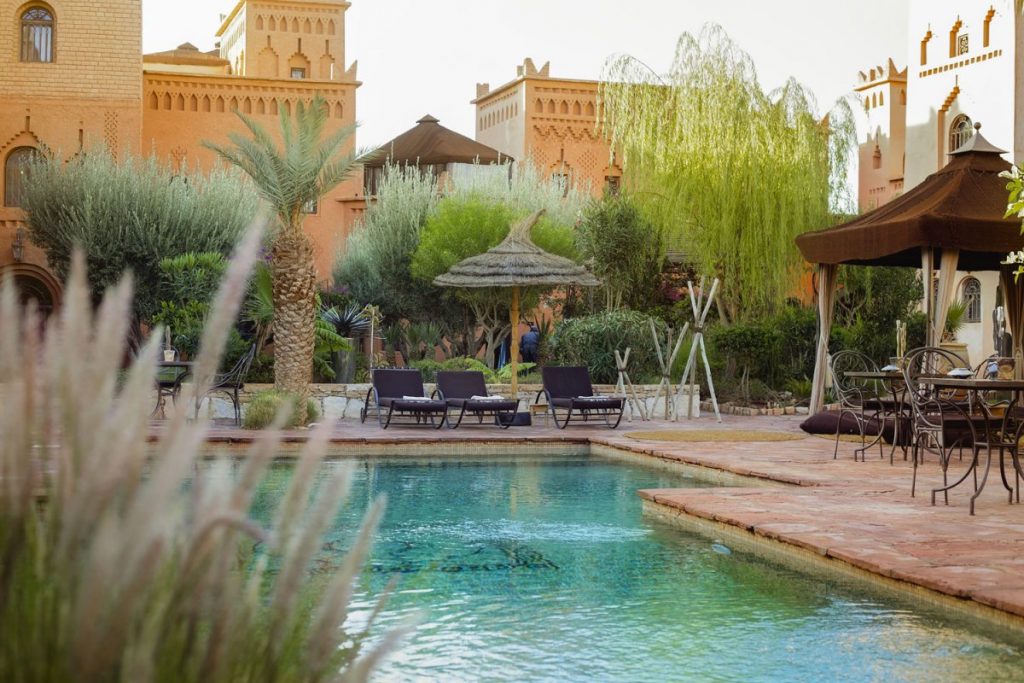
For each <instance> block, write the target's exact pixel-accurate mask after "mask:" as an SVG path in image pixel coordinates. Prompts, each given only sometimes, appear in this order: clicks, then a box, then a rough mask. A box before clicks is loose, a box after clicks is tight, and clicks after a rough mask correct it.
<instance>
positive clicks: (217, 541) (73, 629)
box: [0, 229, 400, 683]
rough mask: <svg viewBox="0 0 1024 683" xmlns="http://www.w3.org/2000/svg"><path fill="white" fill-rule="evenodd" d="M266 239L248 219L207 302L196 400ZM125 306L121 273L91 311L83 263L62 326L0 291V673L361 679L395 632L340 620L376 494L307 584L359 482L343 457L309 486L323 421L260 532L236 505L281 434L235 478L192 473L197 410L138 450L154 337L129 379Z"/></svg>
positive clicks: (262, 444) (39, 677)
mask: <svg viewBox="0 0 1024 683" xmlns="http://www.w3.org/2000/svg"><path fill="white" fill-rule="evenodd" d="M259 244H260V231H259V230H256V229H254V230H251V231H250V232H249V233H248V234H247V235H246V237H245V238H244V239H243V240H242V242H241V243H240V245H239V247H238V249H237V253H236V255H235V257H234V259H233V261H232V263H231V265H230V268H229V272H228V274H227V275H226V277H225V280H224V283H223V285H222V286H221V289H220V292H219V294H218V296H217V298H216V300H215V302H214V304H213V306H212V313H211V315H210V318H209V324H208V325H207V327H206V329H205V332H204V335H203V339H202V343H201V350H200V354H199V358H198V361H197V365H196V368H195V373H194V378H195V382H194V387H193V389H192V391H193V392H194V393H193V398H194V396H201V395H202V394H203V390H204V387H205V386H207V385H208V383H209V381H210V378H211V377H212V376H213V373H214V372H215V371H216V369H217V366H218V361H219V360H220V355H221V353H222V351H223V348H224V344H225V341H226V340H227V336H228V332H229V330H230V327H231V324H232V321H234V320H235V318H236V314H237V312H238V308H239V305H240V303H241V301H242V298H243V296H244V293H245V289H246V281H247V278H248V274H249V272H250V269H251V267H252V264H253V262H254V261H255V259H256V257H257V252H258V249H259ZM131 304H132V283H131V280H130V278H128V277H125V278H124V279H122V281H121V282H120V283H119V284H118V285H116V286H114V287H112V288H111V289H109V290H108V291H107V293H106V295H105V296H104V298H103V301H102V304H101V305H100V306H99V307H98V309H94V308H93V307H92V306H91V303H90V294H89V288H88V285H87V279H86V272H85V266H84V262H83V259H82V258H81V256H80V255H78V256H76V258H75V259H74V264H73V266H72V268H71V272H70V276H69V281H68V284H67V288H66V296H65V303H64V306H63V307H62V309H61V312H60V314H59V317H58V316H54V317H53V318H51V319H50V320H48V321H45V322H44V321H43V320H42V319H41V318H40V316H39V313H38V312H37V311H35V310H34V309H33V308H32V307H31V306H29V307H27V308H22V307H21V306H20V305H19V302H18V301H17V297H16V294H15V291H14V285H13V282H12V280H11V279H10V278H9V279H8V280H7V281H6V282H4V283H3V287H2V293H0V401H2V402H0V407H2V409H0V680H2V681H5V682H21V681H32V682H34V681H72V680H73V681H131V682H133V683H134V682H145V681H174V682H187V681H203V682H209V681H214V682H216V681H233V682H236V681H261V682H268V683H269V682H274V681H309V682H315V681H358V680H365V679H366V678H367V677H368V675H369V672H370V671H371V669H372V667H373V666H374V664H375V663H376V662H378V661H379V659H380V658H381V656H382V655H383V654H384V653H385V652H386V651H387V650H388V649H390V648H391V647H392V646H393V645H394V644H395V642H396V640H397V638H398V637H399V636H400V633H398V632H392V633H388V634H386V635H384V636H381V637H375V638H374V639H372V640H371V639H370V638H369V634H368V632H367V630H366V629H369V628H370V627H371V626H369V625H368V626H366V627H364V628H361V629H360V630H358V631H357V632H350V631H349V630H347V629H346V627H345V623H346V618H347V616H348V612H347V607H348V604H349V601H350V599H351V597H352V594H353V590H354V588H355V583H356V580H357V577H358V575H359V572H360V570H361V568H362V567H363V564H364V561H365V559H366V555H367V552H368V548H369V545H370V541H371V538H372V536H373V534H374V531H375V529H376V527H377V524H378V522H379V521H380V518H381V514H382V511H383V502H382V501H377V502H375V503H374V504H373V505H372V506H371V508H370V510H369V511H368V513H367V515H366V518H365V520H364V522H363V524H362V527H361V529H360V530H359V533H358V535H357V537H356V539H355V541H354V542H353V547H352V550H351V551H350V553H349V555H348V557H347V558H346V560H345V562H343V564H342V567H341V569H340V570H339V571H338V573H337V574H335V575H334V576H333V577H331V578H330V580H329V582H328V584H327V585H326V586H320V587H319V588H318V590H316V591H314V590H313V588H312V587H311V586H310V583H309V576H310V575H309V571H308V569H309V565H310V562H311V560H312V559H313V556H314V554H315V553H316V551H317V550H318V549H319V547H320V539H321V537H322V536H323V534H324V532H325V531H326V530H327V528H328V527H329V525H330V524H331V522H332V521H333V519H334V518H335V516H336V513H337V511H338V508H339V506H340V505H341V504H342V503H343V502H344V500H345V498H346V496H347V494H348V491H349V486H350V481H351V478H350V470H349V469H347V468H338V470H337V474H335V475H334V476H332V477H331V478H329V479H328V480H327V481H325V482H321V483H320V484H319V486H314V482H315V476H314V475H315V473H316V472H317V470H318V467H319V465H320V463H321V462H322V460H323V456H324V450H325V447H326V444H327V438H328V428H326V427H324V428H321V429H318V430H316V431H314V432H312V433H311V435H310V439H309V441H308V443H307V445H306V447H305V448H304V449H303V451H302V454H301V456H300V458H299V460H298V463H297V465H296V474H295V476H294V478H293V481H292V483H291V485H290V488H289V490H288V492H287V494H286V496H285V498H284V500H283V501H282V503H281V506H280V510H279V512H278V515H277V517H276V519H275V521H274V524H273V526H272V528H269V529H265V528H262V527H260V526H259V525H258V524H256V523H255V522H254V521H252V520H251V519H249V517H248V511H249V507H250V503H251V501H252V498H253V494H254V492H255V489H256V487H257V485H258V484H259V482H260V481H261V479H262V477H263V474H264V472H265V470H266V468H267V466H268V464H269V463H270V462H271V460H272V458H273V456H274V454H275V452H276V450H277V448H278V446H279V443H280V434H279V431H278V430H277V429H275V428H271V429H270V430H268V431H266V432H263V433H262V434H261V435H260V436H259V438H258V439H257V441H256V442H255V443H254V444H253V445H252V447H251V448H250V449H249V450H248V452H247V453H246V455H245V458H244V462H243V464H242V465H241V467H240V473H239V474H238V475H237V476H235V477H230V476H203V475H201V474H200V473H199V461H200V459H201V458H202V457H203V449H204V439H205V436H206V433H207V427H208V425H207V423H206V422H205V421H204V420H201V419H200V420H196V421H189V420H188V419H186V415H187V414H188V413H189V412H190V411H185V410H182V411H175V414H174V415H173V417H172V418H171V419H170V420H169V421H168V423H167V425H166V428H165V429H163V430H162V431H161V432H160V434H159V437H158V439H157V441H156V442H155V443H147V438H148V436H147V433H148V423H147V418H148V415H149V412H150V410H151V400H152V399H151V392H152V387H153V384H154V375H155V371H156V356H157V353H158V351H159V348H160V336H159V335H158V334H155V335H153V337H152V338H151V339H150V341H149V343H147V344H146V345H145V346H144V347H143V348H142V349H141V351H140V353H139V355H138V357H137V358H136V359H135V360H134V361H133V362H132V363H131V366H130V368H129V370H128V371H127V373H121V367H122V364H123V361H124V358H125V355H126V353H127V345H126V338H127V332H128V326H129V322H130V319H131V316H130V311H131ZM285 417H286V416H285V415H278V417H277V419H276V421H275V424H274V427H280V425H281V424H282V423H283V421H284V419H285ZM214 467H215V468H216V467H217V465H216V464H215V465H214ZM255 540H258V541H262V542H263V543H264V544H265V546H266V547H267V548H269V549H270V550H269V552H270V553H271V554H275V555H277V556H278V559H279V562H278V561H275V562H274V565H275V567H276V566H278V565H279V568H278V569H277V570H276V571H275V572H270V571H268V570H267V567H268V557H267V555H262V556H259V557H253V556H252V553H251V551H250V552H247V551H246V550H245V549H246V548H248V549H251V548H252V547H253V546H254V545H255V544H254V541H255ZM310 605H312V607H310Z"/></svg>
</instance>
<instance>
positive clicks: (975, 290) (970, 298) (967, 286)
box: [960, 277, 981, 323]
mask: <svg viewBox="0 0 1024 683" xmlns="http://www.w3.org/2000/svg"><path fill="white" fill-rule="evenodd" d="M960 300H961V301H963V303H964V321H965V322H969V323H980V322H981V283H980V282H979V281H978V279H977V278H974V277H969V278H967V279H966V280H964V284H963V290H962V293H961V295H960Z"/></svg>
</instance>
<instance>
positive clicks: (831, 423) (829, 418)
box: [800, 410, 878, 436]
mask: <svg viewBox="0 0 1024 683" xmlns="http://www.w3.org/2000/svg"><path fill="white" fill-rule="evenodd" d="M800 429H802V430H804V431H805V432H807V433H808V434H835V433H836V429H838V430H839V433H840V434H858V435H859V434H860V427H858V426H857V418H856V417H854V416H853V414H852V413H843V417H842V420H840V419H839V411H838V410H823V411H821V412H820V413H815V414H814V415H811V416H810V417H808V418H807V419H806V420H804V421H803V422H801V423H800ZM864 432H865V434H867V435H868V436H875V435H877V434H878V422H877V421H875V420H868V423H867V424H866V425H865V430H864Z"/></svg>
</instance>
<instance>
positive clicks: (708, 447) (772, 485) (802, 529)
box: [154, 416, 1024, 624]
mask: <svg viewBox="0 0 1024 683" xmlns="http://www.w3.org/2000/svg"><path fill="white" fill-rule="evenodd" d="M800 419H801V418H799V417H796V418H793V417H734V416H724V418H723V420H724V421H723V423H721V424H718V423H716V422H715V421H714V420H713V419H712V418H710V417H707V416H705V417H703V418H701V419H699V420H694V421H690V422H687V421H685V420H684V421H681V422H679V423H659V422H647V423H641V422H633V423H627V422H623V424H622V426H621V427H620V428H619V429H618V430H617V431H614V432H613V431H610V430H608V429H605V428H603V427H571V428H569V429H567V430H564V431H562V430H558V429H555V428H554V427H553V426H543V424H541V425H537V426H534V427H529V428H514V429H510V430H507V431H501V430H497V429H495V428H493V427H478V426H469V427H463V428H460V429H458V430H447V429H442V430H439V431H435V430H432V429H423V428H410V427H392V428H390V429H388V430H387V431H383V430H381V429H379V428H378V427H377V426H376V424H373V425H370V424H366V425H360V424H358V423H353V422H349V421H345V422H339V423H338V425H337V426H336V428H335V435H334V437H333V440H334V441H335V442H336V443H337V444H338V445H339V446H340V444H346V447H345V450H346V451H349V450H350V448H351V447H355V448H352V451H351V452H358V447H359V446H360V445H365V446H367V447H371V448H372V449H373V450H375V451H377V452H380V448H381V447H383V446H386V445H388V444H394V445H402V446H403V447H410V446H412V447H416V449H417V450H418V449H419V448H420V447H422V448H423V449H431V447H432V446H433V447H434V448H436V446H437V445H438V444H437V441H438V440H444V441H445V442H447V443H448V444H451V445H455V444H458V445H461V446H462V448H459V447H458V446H456V448H455V449H453V450H458V451H463V452H464V447H465V446H467V445H470V444H472V445H473V446H474V447H475V446H482V445H483V444H487V445H488V447H489V448H490V450H494V449H496V448H499V449H500V447H502V446H504V445H506V444H507V445H508V447H509V448H514V447H515V446H517V445H520V444H524V443H529V444H531V445H543V444H546V445H548V446H556V445H557V444H559V443H565V444H570V443H571V444H575V445H579V446H583V445H586V444H588V443H589V444H599V445H603V446H611V447H614V448H618V449H624V450H628V451H631V452H633V453H636V454H643V455H646V456H649V457H652V458H658V459H664V460H672V461H678V462H682V463H686V464H688V465H691V466H698V467H702V468H710V469H711V470H718V471H724V472H729V473H733V474H738V475H743V476H745V477H756V478H758V479H760V480H761V481H760V483H761V484H763V485H762V486H758V487H743V488H720V487H719V488H702V489H677V490H648V491H641V492H639V495H641V496H642V497H643V498H644V499H645V500H646V501H648V502H649V503H656V504H657V505H659V506H664V507H663V508H662V509H664V510H672V511H673V512H678V513H681V514H684V515H686V516H689V517H691V518H695V519H699V520H708V521H712V522H714V523H716V524H724V525H728V526H729V527H731V528H733V529H734V530H736V531H740V532H742V533H744V534H749V535H750V537H751V538H752V539H755V538H756V539H762V540H764V539H767V540H771V541H776V542H778V543H779V544H781V547H786V546H795V547H796V548H800V549H803V550H804V551H807V550H810V551H812V552H813V553H815V554H816V555H818V556H821V557H823V558H827V559H831V560H835V561H839V562H841V563H847V564H848V565H851V566H852V567H856V568H860V569H862V570H866V571H868V572H871V573H873V574H876V575H880V576H881V577H886V578H888V579H892V580H896V581H902V582H909V583H911V584H916V585H917V586H921V587H924V588H927V589H930V590H932V591H937V592H938V593H941V594H945V595H947V596H952V597H954V598H957V599H962V600H964V602H965V603H967V602H968V601H974V602H976V603H980V604H981V605H985V606H989V607H992V608H995V609H997V610H1000V611H1002V612H1005V613H1008V615H1016V617H1024V505H1017V504H1013V505H1010V504H1009V503H1008V502H1007V494H1006V491H1005V489H1003V487H1002V484H1001V482H1000V481H999V474H998V468H997V467H996V466H995V463H994V465H993V470H992V474H991V476H990V477H989V481H988V486H987V487H986V489H985V492H984V493H983V495H982V497H981V498H980V499H979V500H978V504H977V514H976V515H975V516H974V517H971V516H969V515H968V508H967V501H968V498H969V495H970V486H969V484H968V485H965V486H962V487H961V488H960V489H958V490H954V491H953V492H952V493H951V495H950V499H949V505H948V506H946V505H943V504H942V499H941V497H940V498H939V504H938V505H936V506H935V507H932V505H931V502H930V494H929V492H930V489H931V488H932V487H933V486H935V485H938V484H939V483H940V482H941V472H940V470H939V467H938V464H937V463H936V462H935V460H934V456H932V457H931V459H930V460H929V461H928V462H927V463H926V464H925V465H924V466H923V467H922V469H921V470H920V471H919V475H918V495H917V497H916V498H911V497H910V479H911V466H910V464H909V463H908V462H905V461H904V460H902V454H901V452H900V451H899V450H897V452H896V453H897V458H896V462H895V464H894V465H890V464H889V460H888V450H887V451H886V458H885V459H884V460H883V459H880V458H879V457H878V451H877V449H876V450H874V451H872V452H871V453H869V457H868V460H867V462H854V460H853V448H854V444H852V443H846V442H843V443H841V444H840V448H839V459H838V460H833V458H832V449H833V442H832V441H830V440H826V439H822V438H818V437H808V438H801V439H799V440H794V441H782V442H742V443H737V442H728V441H716V442H684V443H678V442H671V443H667V442H653V441H641V440H637V439H634V438H630V437H629V436H628V434H629V432H631V431H636V430H647V429H670V428H671V429H723V430H727V431H730V430H765V431H776V432H777V431H786V432H792V433H794V434H802V432H799V430H798V426H797V425H798V424H799V422H800ZM154 429H155V430H158V429H159V423H154ZM305 435H306V433H305V432H290V433H289V434H288V439H289V440H290V441H301V440H304V438H305ZM252 436H253V432H246V431H244V430H237V429H234V428H232V427H227V426H220V425H218V426H217V427H215V428H214V429H213V432H212V434H211V438H212V439H213V440H216V441H228V442H234V441H247V440H250V439H251V438H252ZM776 484H777V485H776ZM1016 617H1011V621H1015V620H1016ZM1021 624H1024V622H1021Z"/></svg>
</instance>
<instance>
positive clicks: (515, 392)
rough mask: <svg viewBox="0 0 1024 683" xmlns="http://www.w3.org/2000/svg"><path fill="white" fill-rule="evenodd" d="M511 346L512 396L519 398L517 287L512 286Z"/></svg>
mask: <svg viewBox="0 0 1024 683" xmlns="http://www.w3.org/2000/svg"><path fill="white" fill-rule="evenodd" d="M511 318H512V331H511V332H510V333H509V334H511V335H512V348H511V351H510V353H509V356H510V360H509V362H510V363H511V364H512V398H514V399H515V398H519V287H513V288H512V315H511Z"/></svg>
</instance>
